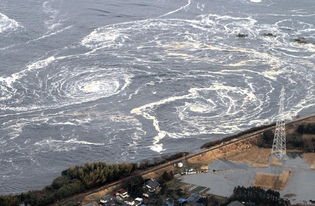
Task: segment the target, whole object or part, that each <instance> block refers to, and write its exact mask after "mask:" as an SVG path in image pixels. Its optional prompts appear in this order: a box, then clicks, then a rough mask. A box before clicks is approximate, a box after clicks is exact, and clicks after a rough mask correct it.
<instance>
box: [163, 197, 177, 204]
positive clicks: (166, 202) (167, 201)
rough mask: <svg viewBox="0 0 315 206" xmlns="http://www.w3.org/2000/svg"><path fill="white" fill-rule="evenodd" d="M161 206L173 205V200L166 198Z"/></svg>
mask: <svg viewBox="0 0 315 206" xmlns="http://www.w3.org/2000/svg"><path fill="white" fill-rule="evenodd" d="M163 206H174V200H173V199H169V198H168V199H167V200H166V201H165V203H164V205H163Z"/></svg>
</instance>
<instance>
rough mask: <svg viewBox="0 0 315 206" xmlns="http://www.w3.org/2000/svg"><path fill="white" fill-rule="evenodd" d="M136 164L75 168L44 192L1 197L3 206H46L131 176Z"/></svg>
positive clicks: (98, 164)
mask: <svg viewBox="0 0 315 206" xmlns="http://www.w3.org/2000/svg"><path fill="white" fill-rule="evenodd" d="M135 168H136V167H135V164H129V163H122V164H106V163H103V162H95V163H88V164H85V165H83V166H75V167H72V168H69V169H67V170H65V171H63V172H62V173H61V176H60V177H57V178H56V179H55V180H54V181H53V182H52V184H51V185H50V186H47V187H45V188H44V189H42V190H37V191H30V192H27V193H22V194H20V195H16V196H12V195H9V196H1V197H0V205H1V206H16V205H18V204H19V203H20V202H24V203H27V204H31V205H32V206H46V205H49V204H51V203H54V202H56V201H58V200H60V199H62V198H66V197H69V196H71V195H74V194H78V193H81V192H83V191H86V190H87V189H90V188H94V187H98V186H101V185H104V184H106V183H110V182H113V181H116V180H119V179H120V178H121V177H126V176H130V174H131V173H132V172H133V171H134V170H135Z"/></svg>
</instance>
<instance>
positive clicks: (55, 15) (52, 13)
mask: <svg viewBox="0 0 315 206" xmlns="http://www.w3.org/2000/svg"><path fill="white" fill-rule="evenodd" d="M53 3H54V4H55V0H48V1H45V2H43V5H42V6H43V10H44V12H45V13H47V14H48V15H49V19H48V20H46V21H45V24H46V26H47V28H48V30H54V29H55V28H57V27H59V26H61V25H62V20H61V19H59V10H57V9H55V8H53V6H52V4H53Z"/></svg>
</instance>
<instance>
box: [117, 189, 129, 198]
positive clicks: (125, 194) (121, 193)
mask: <svg viewBox="0 0 315 206" xmlns="http://www.w3.org/2000/svg"><path fill="white" fill-rule="evenodd" d="M116 197H118V198H121V199H125V198H128V197H129V194H128V192H127V191H126V190H125V189H120V190H118V191H117V192H116Z"/></svg>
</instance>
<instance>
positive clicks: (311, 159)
mask: <svg viewBox="0 0 315 206" xmlns="http://www.w3.org/2000/svg"><path fill="white" fill-rule="evenodd" d="M303 159H304V161H305V162H306V163H308V164H310V168H311V169H315V153H305V154H303Z"/></svg>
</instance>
